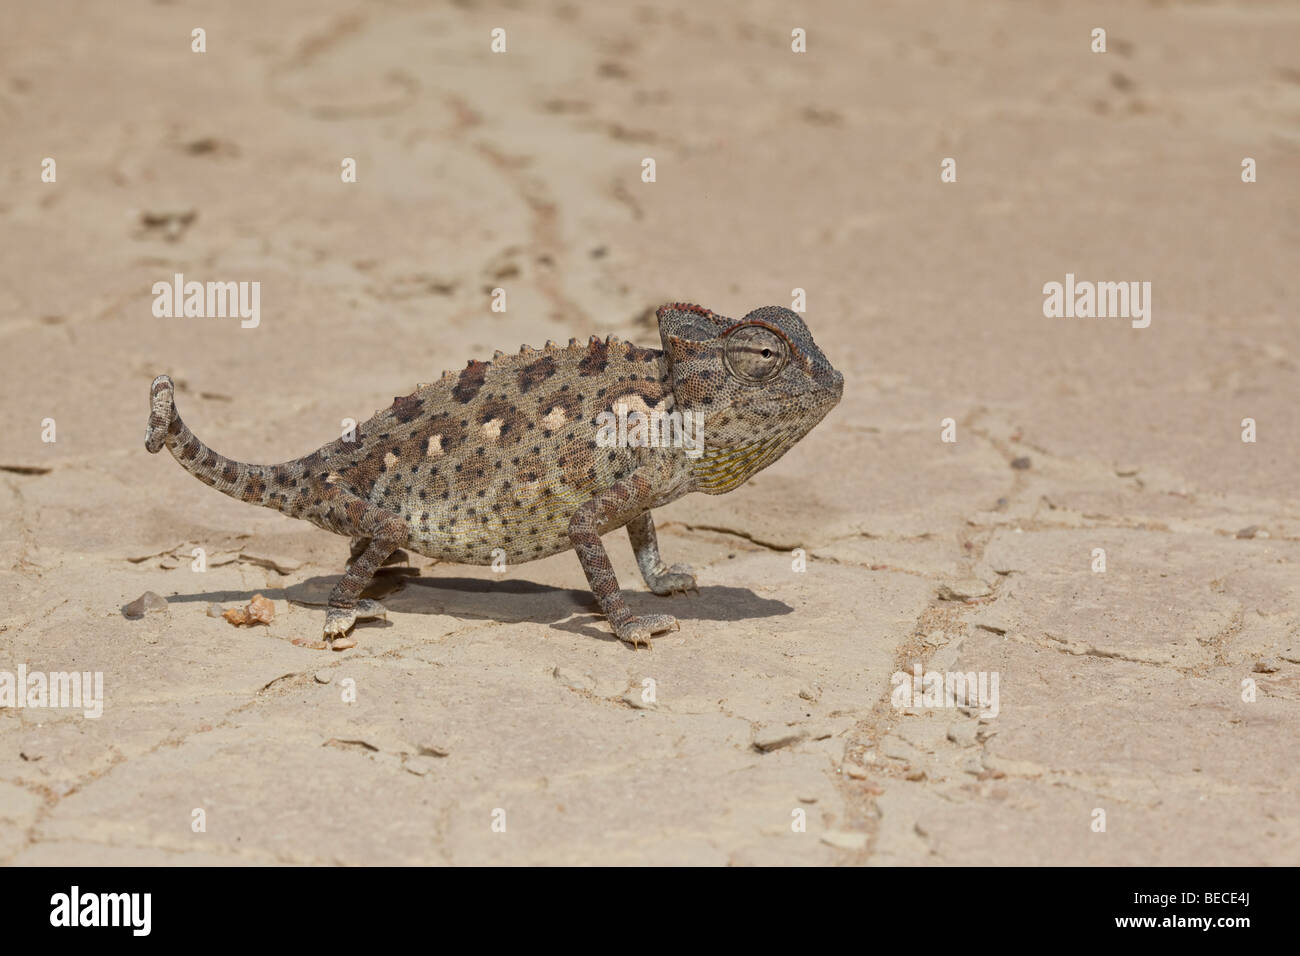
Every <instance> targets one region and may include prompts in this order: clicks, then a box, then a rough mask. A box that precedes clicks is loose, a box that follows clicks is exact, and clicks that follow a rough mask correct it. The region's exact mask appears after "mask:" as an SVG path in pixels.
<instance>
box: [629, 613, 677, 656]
mask: <svg viewBox="0 0 1300 956" xmlns="http://www.w3.org/2000/svg"><path fill="white" fill-rule="evenodd" d="M678 629H679V625H678V623H677V618H675V617H673V616H672V615H671V614H645V615H642V616H641V617H631V618H628V619H627V620H626V621H623V622H622V623H620V624H616V625H614V633H615V634H617V635H618V638H619V640H621V641H624V642H625V643H628V644H631V645H632V647H633V648H634V649H635V648H637V647H640V646H641V645H642V644H644V645H645V646H646V647H649V646H650V636H651V635H652V634H662V633H664V632H665V631H676V630H678Z"/></svg>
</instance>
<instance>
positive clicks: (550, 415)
mask: <svg viewBox="0 0 1300 956" xmlns="http://www.w3.org/2000/svg"><path fill="white" fill-rule="evenodd" d="M568 420H569V416H567V415H565V414H564V409H562V408H561V407H560V406H559V405H556V406H555V407H554V408H552V409H551V410H550V411H549V412H547V413H546V417H545V418H543V419H542V424H543V425H545V426H546V427H547V428H548V429H550V430H551V431H555V429H557V428H559V427H560V426H561V425H563V424H564V423H565V422H567V421H568Z"/></svg>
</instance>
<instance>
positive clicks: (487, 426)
mask: <svg viewBox="0 0 1300 956" xmlns="http://www.w3.org/2000/svg"><path fill="white" fill-rule="evenodd" d="M483 437H484V438H486V439H487V440H488V441H496V440H497V439H498V438H500V437H501V419H499V418H494V419H492V421H490V422H484V423H483Z"/></svg>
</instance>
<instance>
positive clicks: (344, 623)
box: [325, 598, 388, 641]
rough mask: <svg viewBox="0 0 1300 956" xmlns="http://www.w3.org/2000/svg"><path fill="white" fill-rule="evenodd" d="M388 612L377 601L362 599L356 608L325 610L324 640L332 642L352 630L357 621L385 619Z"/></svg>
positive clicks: (331, 608)
mask: <svg viewBox="0 0 1300 956" xmlns="http://www.w3.org/2000/svg"><path fill="white" fill-rule="evenodd" d="M387 616H388V611H387V610H386V609H385V608H384V606H383V605H382V604H380V603H379V602H378V601H372V600H370V599H369V598H362V599H361V600H360V601H358V602H357V604H356V607H329V608H326V610H325V640H327V641H333V640H335V639H336V638H340V637H343V636H344V635H345V634H347V632H348V631H350V630H352V625H353V624H355V623H356V622H357V621H369V620H371V619H373V618H377V617H387Z"/></svg>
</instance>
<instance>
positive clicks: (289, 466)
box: [144, 375, 302, 511]
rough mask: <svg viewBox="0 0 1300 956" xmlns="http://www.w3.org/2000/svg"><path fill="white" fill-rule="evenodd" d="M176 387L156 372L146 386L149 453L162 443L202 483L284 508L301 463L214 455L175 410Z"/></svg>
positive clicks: (241, 498)
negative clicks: (251, 461)
mask: <svg viewBox="0 0 1300 956" xmlns="http://www.w3.org/2000/svg"><path fill="white" fill-rule="evenodd" d="M175 391H176V386H175V385H174V384H173V383H172V380H171V379H170V378H169V377H168V376H166V375H159V376H158V377H157V378H156V379H154V380H153V385H152V386H150V388H149V406H150V408H149V427H148V430H147V431H146V432H145V436H144V447H145V448H147V449H148V450H149V451H150V453H153V454H156V453H157V452H160V451H162V448H163V446H164V445H166V446H167V450H168V451H170V452H171V453H172V457H173V458H175V459H176V460H177V461H178V462H180V464H181V467H182V468H184V469H185V470H186V471H188V472H189V473H190V474H191V475H193V476H194V477H195V478H197V479H199V481H201V482H203V483H204V484H207V485H211V486H212V487H214V488H216V489H217V490H218V491H221V492H224V493H225V494H228V495H230V497H232V498H238V499H239V500H240V501H247V502H249V503H250V504H255V505H263V506H265V507H267V508H275V509H276V510H277V511H281V510H284V505H285V504H286V503H287V501H286V499H287V495H286V494H285V493H284V492H285V491H286V490H287V489H289V488H292V487H293V486H294V485H295V484H296V479H297V478H298V477H300V476H301V472H302V465H301V464H299V463H296V462H288V463H286V464H283V465H248V464H245V463H244V462H242V461H235V460H234V459H231V458H227V457H225V456H224V455H218V454H217V453H216V452H215V451H213V450H212V449H211V448H209V447H208V446H207V445H205V444H203V442H201V441H199V440H198V438H196V437H195V435H194V433H193V432H192V431H190V430H189V427H188V426H186V424H185V423H184V422H183V421H181V417H180V415H178V414H177V412H176V401H175Z"/></svg>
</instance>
